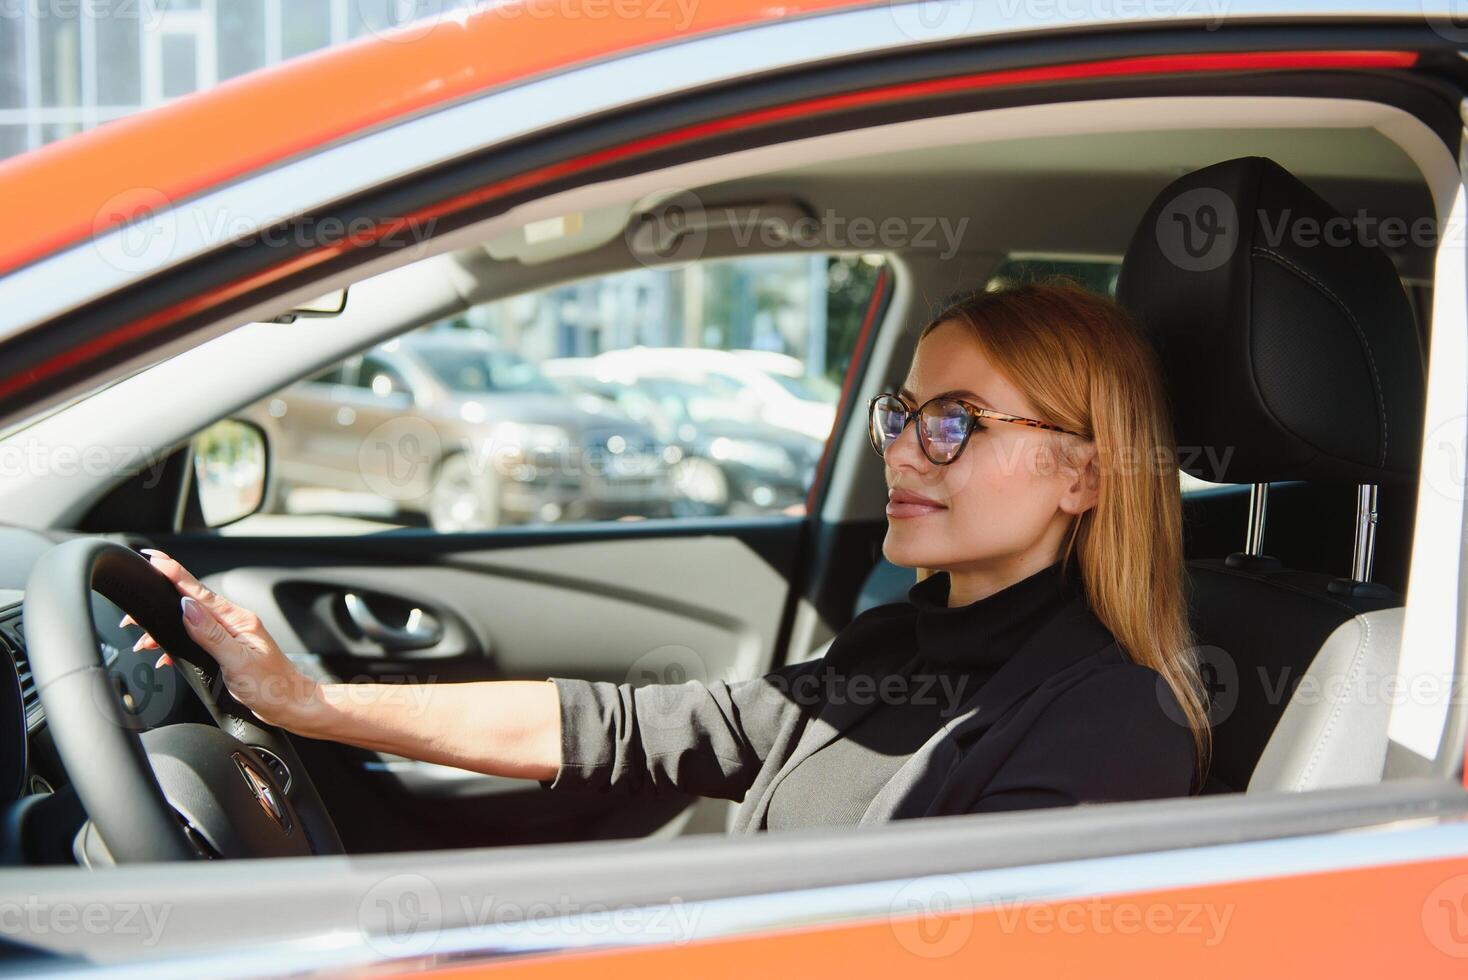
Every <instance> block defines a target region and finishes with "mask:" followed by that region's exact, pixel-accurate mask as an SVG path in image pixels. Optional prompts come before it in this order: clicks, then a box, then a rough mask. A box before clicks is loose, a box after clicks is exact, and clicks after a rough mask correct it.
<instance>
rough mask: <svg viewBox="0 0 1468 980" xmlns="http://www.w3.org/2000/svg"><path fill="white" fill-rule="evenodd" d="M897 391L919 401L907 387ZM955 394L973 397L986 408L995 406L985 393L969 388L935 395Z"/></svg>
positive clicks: (938, 396) (939, 396) (949, 396)
mask: <svg viewBox="0 0 1468 980" xmlns="http://www.w3.org/2000/svg"><path fill="white" fill-rule="evenodd" d="M897 393H898V394H899V395H903V396H905V397H907V398H909V399H911V400H912V401H917V395H915V394H913V393H912V392H910V391H908V390H907V389H906V388H899V389H897ZM954 396H964V397H967V398H971V399H973V400H974V401H976V402H978V403H979V404H980V405H983V406H984V407H985V408H994V406H993V405H992V404H990V402H989V400H988V399H987V398H985V397H984V396H983V395H981V394H979V393H978V392H977V391H969V390H968V389H967V388H954V389H951V390H949V391H940V392H938V394H936V395H934V396H933V397H934V398H952V397H954ZM994 411H996V412H997V411H998V409H997V408H995V409H994Z"/></svg>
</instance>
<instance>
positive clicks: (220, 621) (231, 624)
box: [120, 548, 320, 732]
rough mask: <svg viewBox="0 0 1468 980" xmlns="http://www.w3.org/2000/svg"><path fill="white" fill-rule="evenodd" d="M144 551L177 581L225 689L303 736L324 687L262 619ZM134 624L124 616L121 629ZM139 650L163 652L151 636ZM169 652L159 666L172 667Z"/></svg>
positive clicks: (189, 625)
mask: <svg viewBox="0 0 1468 980" xmlns="http://www.w3.org/2000/svg"><path fill="white" fill-rule="evenodd" d="M142 553H143V554H144V555H146V556H147V558H148V561H150V562H152V564H153V567H154V568H156V569H158V571H160V572H162V573H163V575H164V577H165V578H167V579H168V580H169V581H170V582H172V583H173V585H174V587H175V588H176V589H178V591H179V593H180V594H181V596H182V598H181V599H180V600H179V604H180V607H181V615H182V618H183V623H184V629H185V630H186V631H187V632H188V634H189V636H190V637H192V638H193V640H194V642H195V643H197V644H199V646H201V647H203V648H204V650H205V651H207V652H208V653H209V655H210V656H212V657H213V658H214V659H215V660H216V661H217V662H218V663H219V669H220V675H221V677H222V678H223V680H224V686H225V687H226V688H228V690H229V693H230V694H232V695H234V698H235V700H237V701H239V702H240V703H241V704H243V705H244V706H245V707H247V708H249V709H250V710H251V711H253V712H254V713H255V716H256V717H257V718H259V719H260V720H261V721H264V722H266V723H267V724H271V725H279V726H281V727H282V728H287V729H290V730H292V731H297V732H300V731H302V730H303V729H305V728H306V727H308V723H309V720H310V718H311V717H312V715H313V713H314V712H315V711H316V710H317V709H318V708H319V706H320V690H319V686H318V685H317V683H316V682H315V681H313V680H312V679H311V678H309V677H307V676H306V675H305V674H303V673H301V671H300V670H299V669H297V667H296V665H295V664H293V663H291V661H290V658H288V657H287V656H286V655H285V654H284V653H281V651H280V647H279V646H278V645H276V642H275V640H274V639H273V638H272V637H271V636H270V634H269V633H267V632H266V631H265V627H264V626H262V625H261V624H260V618H259V617H258V616H256V615H255V614H254V613H252V612H250V611H249V610H248V609H244V608H241V607H240V606H237V605H235V604H234V603H232V602H230V601H229V600H228V599H226V598H225V597H224V596H222V595H218V594H217V593H215V592H212V591H210V590H209V589H208V588H207V587H206V586H204V584H203V583H201V582H200V581H199V580H198V579H196V578H195V577H194V576H193V575H191V574H189V572H188V570H187V569H185V568H184V567H183V566H182V565H180V564H179V563H178V562H176V561H174V560H173V559H172V558H170V557H168V556H167V555H165V554H164V553H163V552H161V551H158V550H156V549H153V548H144V549H142ZM130 623H132V624H134V625H135V623H134V620H133V618H132V617H131V616H124V617H123V619H122V623H121V624H120V625H123V626H126V625H128V624H130ZM133 649H134V650H160V649H161V648H160V647H159V646H158V643H157V641H156V640H154V639H153V638H152V637H151V636H149V635H148V634H147V633H144V634H143V635H142V636H141V637H139V639H138V641H137V643H135V644H134V645H133ZM171 663H172V660H170V659H169V656H168V653H167V652H166V651H163V652H162V656H160V657H159V658H158V663H157V664H156V665H155V666H157V667H159V668H161V667H163V666H164V665H166V664H171Z"/></svg>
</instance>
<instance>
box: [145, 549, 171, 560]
mask: <svg viewBox="0 0 1468 980" xmlns="http://www.w3.org/2000/svg"><path fill="white" fill-rule="evenodd" d="M138 553H139V554H142V555H148V556H149V557H150V558H151V557H152V556H153V555H157V556H158V557H159V558H167V557H168V556H167V555H165V554H164V553H163V552H161V551H159V550H158V549H157V548H139V549H138Z"/></svg>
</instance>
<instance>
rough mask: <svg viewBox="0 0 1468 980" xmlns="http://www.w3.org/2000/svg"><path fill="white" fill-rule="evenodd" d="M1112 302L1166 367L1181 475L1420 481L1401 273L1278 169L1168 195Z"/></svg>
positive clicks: (1235, 165)
mask: <svg viewBox="0 0 1468 980" xmlns="http://www.w3.org/2000/svg"><path fill="white" fill-rule="evenodd" d="M1363 227H1364V226H1363ZM1117 299H1118V300H1119V301H1120V302H1121V303H1122V305H1123V306H1125V307H1127V308H1128V309H1130V310H1131V311H1132V313H1133V314H1135V315H1136V317H1137V318H1138V319H1139V320H1140V321H1141V324H1142V326H1143V327H1144V328H1145V329H1146V330H1147V332H1148V334H1149V335H1150V336H1151V338H1152V340H1153V342H1154V343H1155V344H1156V346H1157V349H1158V351H1159V353H1160V355H1161V359H1162V367H1163V372H1164V375H1165V379H1166V386H1167V391H1168V394H1169V397H1170V398H1171V400H1172V406H1173V411H1174V414H1175V418H1176V426H1177V441H1178V447H1179V453H1178V455H1179V460H1178V461H1179V464H1180V465H1181V466H1182V468H1183V470H1184V471H1185V472H1188V473H1191V474H1192V475H1194V476H1196V477H1199V478H1201V479H1204V480H1210V481H1212V482H1215V483H1264V482H1268V481H1270V480H1295V479H1308V480H1324V481H1340V482H1345V483H1386V482H1395V481H1401V480H1406V479H1410V478H1411V477H1412V475H1413V474H1415V473H1416V471H1417V459H1418V453H1419V447H1420V444H1421V439H1422V433H1421V426H1422V403H1423V397H1424V385H1425V377H1424V376H1425V370H1424V366H1423V355H1422V345H1421V343H1420V341H1419V339H1418V334H1417V328H1416V324H1415V321H1414V320H1413V316H1412V308H1411V306H1410V304H1409V303H1408V301H1407V295H1406V293H1405V291H1404V290H1403V288H1402V282H1401V279H1400V278H1399V276H1398V275H1397V271H1396V267H1395V266H1394V265H1393V264H1392V261H1391V259H1390V258H1389V257H1388V256H1387V255H1386V253H1385V252H1383V251H1382V250H1381V249H1380V248H1378V247H1376V246H1375V245H1374V244H1373V243H1372V242H1371V240H1370V239H1369V238H1368V239H1365V240H1364V241H1363V236H1360V235H1358V234H1357V227H1356V226H1355V225H1353V224H1351V223H1349V222H1348V221H1347V220H1346V219H1345V218H1344V217H1342V216H1341V215H1340V214H1339V213H1338V212H1336V211H1335V209H1333V208H1332V207H1331V206H1330V205H1329V204H1327V203H1326V202H1325V201H1324V200H1323V199H1322V198H1321V197H1320V196H1319V195H1317V194H1316V193H1315V192H1314V191H1312V190H1310V188H1309V187H1306V186H1305V185H1304V184H1302V183H1301V182H1300V181H1299V180H1297V179H1296V178H1295V177H1294V176H1293V175H1292V174H1290V173H1289V172H1288V171H1287V170H1285V169H1284V168H1283V167H1281V166H1280V165H1279V164H1277V163H1275V162H1274V161H1273V160H1268V159H1265V158H1264V157H1240V158H1239V159H1236V160H1227V161H1224V162H1223V163H1217V164H1214V165H1212V166H1209V167H1204V168H1203V169H1202V170H1197V171H1194V172H1193V173H1190V174H1188V175H1186V176H1184V177H1180V178H1178V179H1177V180H1175V181H1173V182H1172V183H1171V184H1169V185H1167V187H1166V188H1164V189H1163V191H1162V192H1161V193H1160V194H1158V195H1157V198H1156V200H1154V201H1153V202H1152V205H1151V206H1150V207H1149V208H1148V209H1147V212H1146V214H1145V215H1144V216H1143V218H1142V221H1141V224H1139V225H1138V226H1137V230H1136V232H1135V233H1134V234H1133V235H1132V240H1131V244H1130V245H1129V246H1128V248H1127V253H1126V259H1125V260H1124V262H1123V264H1122V269H1121V277H1120V279H1119V281H1118V283H1117Z"/></svg>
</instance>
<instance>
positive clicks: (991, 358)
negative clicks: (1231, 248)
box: [138, 282, 1208, 832]
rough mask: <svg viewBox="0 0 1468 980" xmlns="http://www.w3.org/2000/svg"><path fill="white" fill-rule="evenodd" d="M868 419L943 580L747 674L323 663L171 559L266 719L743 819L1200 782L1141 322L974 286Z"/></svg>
mask: <svg viewBox="0 0 1468 980" xmlns="http://www.w3.org/2000/svg"><path fill="white" fill-rule="evenodd" d="M867 421H868V423H869V425H870V427H871V429H870V434H871V440H872V446H873V448H874V449H875V450H876V451H877V452H878V453H879V454H880V455H881V456H882V459H883V463H884V470H885V474H886V483H887V487H888V503H887V515H888V519H889V520H888V529H887V536H886V540H885V543H884V547H883V550H884V553H885V554H886V556H887V558H888V559H890V560H891V561H892V562H894V563H896V564H898V565H903V566H908V567H913V568H919V569H921V571H920V573H919V581H918V582H917V584H915V585H914V586H913V587H912V588H911V590H910V591H909V593H908V601H907V602H899V603H891V604H888V605H883V606H878V607H876V608H873V609H868V610H866V611H865V612H863V613H862V614H861V615H859V616H857V617H856V618H855V619H854V620H853V621H852V622H851V623H850V624H848V625H847V626H846V627H845V628H844V629H842V630H841V632H840V633H839V634H838V635H837V637H836V639H835V641H834V642H833V643H832V644H831V646H830V648H829V649H828V651H827V653H826V654H825V655H824V656H823V657H821V658H818V659H815V660H810V661H806V662H803V663H797V664H792V665H788V666H785V667H782V668H778V669H776V670H774V671H771V672H770V673H769V674H766V675H765V676H763V677H760V678H756V679H753V680H747V681H742V682H738V683H733V684H729V683H724V682H722V681H714V682H711V683H707V684H706V683H703V682H700V681H690V682H688V683H685V684H677V685H674V684H661V685H650V686H645V687H641V688H635V689H634V688H632V687H631V686H630V685H627V684H621V685H617V684H611V683H606V682H587V681H581V680H572V679H564V678H552V679H551V680H548V681H506V682H490V683H465V684H438V685H434V686H432V687H431V688H427V689H425V688H422V687H418V688H410V687H407V686H403V685H370V684H320V683H315V682H313V681H311V680H308V679H307V678H305V677H304V676H302V675H301V674H300V672H298V671H297V670H296V669H295V668H294V666H292V664H291V663H290V661H289V660H288V659H287V658H286V657H285V656H284V655H282V653H281V652H280V650H279V648H278V647H277V646H276V644H275V642H274V641H273V640H272V639H271V637H270V636H269V634H268V633H266V631H265V630H264V629H263V628H262V627H261V625H260V623H259V620H258V619H257V618H256V617H255V616H254V615H252V614H251V613H249V612H248V611H246V610H243V609H241V608H239V607H237V606H235V605H233V604H232V603H230V602H229V601H228V600H227V599H225V598H223V597H222V596H218V595H215V594H213V593H211V592H209V591H208V590H207V589H205V588H204V587H203V586H202V585H200V584H199V582H198V581H197V580H196V579H195V578H194V577H193V576H192V575H190V574H189V573H188V572H187V571H185V570H184V569H183V568H182V567H180V566H179V565H178V563H176V562H174V561H172V560H171V559H169V558H168V557H167V556H166V555H163V554H162V553H159V552H156V551H154V552H151V553H150V560H151V561H152V562H153V564H154V565H155V567H157V568H158V569H159V570H160V571H161V572H162V573H163V574H164V575H166V576H167V577H168V578H169V579H170V580H171V581H173V582H174V584H175V585H176V586H177V588H178V589H179V591H180V592H181V593H182V594H183V598H182V600H181V601H182V606H183V615H184V621H185V625H186V628H187V629H188V632H189V634H190V635H191V636H192V637H193V638H194V639H195V640H196V641H197V642H198V643H199V644H200V646H202V647H203V648H204V649H205V650H207V651H209V652H210V653H211V654H212V655H213V656H214V657H215V658H216V659H217V660H218V661H219V663H220V665H221V667H222V671H223V676H224V678H225V682H226V684H227V686H228V687H229V689H230V690H231V691H232V692H233V693H234V694H235V696H236V697H238V698H239V700H241V701H242V702H243V703H244V704H246V705H248V706H249V707H250V708H251V709H252V710H254V711H255V713H256V714H258V715H259V716H260V717H261V718H262V719H264V720H265V721H267V722H271V723H274V724H277V725H281V726H283V727H285V728H287V729H289V730H291V731H294V732H298V733H300V734H303V735H306V736H310V737H313V738H325V739H334V740H337V741H342V742H347V743H351V744H354V745H359V746H363V747H366V748H371V749H377V750H380V751H385V752H391V753H395V754H398V755H403V756H408V757H412V758H417V759H422V760H425V761H430V762H436V763H442V764H446V765H452V766H458V767H462V768H466V769H472V770H476V771H479V772H485V773H493V774H498V775H504V776H519V777H526V778H531V779H537V780H541V781H542V782H543V783H545V784H547V785H550V786H552V787H563V786H579V787H583V788H584V787H595V788H601V789H609V788H613V789H624V790H629V791H632V790H638V789H656V788H658V787H664V786H667V787H675V788H677V789H679V790H684V791H689V792H694V793H699V794H702V795H707V796H716V797H722V798H726V799H733V800H742V801H743V805H742V806H741V808H740V810H739V813H738V815H737V817H736V821H735V828H734V829H735V830H736V831H739V832H753V831H759V830H779V829H784V828H795V827H804V826H818V825H837V824H853V823H871V822H877V821H884V820H891V819H898V818H902V817H911V816H923V815H935V814H945V813H965V812H980V811H996V810H1012V809H1021V808H1028V807H1040V806H1055V805H1067V804H1075V803H1084V802H1096V801H1102V800H1127V799H1147V798H1152V797H1161V796H1182V795H1187V794H1188V793H1190V792H1191V791H1192V790H1193V788H1194V787H1195V786H1199V785H1201V784H1202V782H1201V779H1200V778H1197V777H1198V776H1199V774H1200V773H1201V769H1202V766H1203V765H1204V763H1205V760H1206V754H1207V746H1208V742H1207V736H1208V727H1207V724H1206V721H1205V709H1204V704H1203V700H1202V697H1201V695H1200V693H1199V690H1200V685H1199V684H1198V676H1197V667H1196V663H1195V660H1194V659H1193V655H1192V645H1191V636H1190V634H1189V631H1188V627H1187V621H1186V616H1185V598H1184V594H1183V564H1182V547H1181V501H1180V497H1179V484H1178V476H1177V471H1176V466H1175V462H1174V446H1173V441H1172V438H1173V437H1172V430H1171V423H1170V420H1169V414H1168V410H1167V406H1166V402H1165V397H1164V395H1163V388H1162V385H1161V381H1160V377H1159V373H1158V367H1157V364H1156V362H1155V361H1154V357H1153V352H1152V350H1151V348H1150V347H1149V345H1148V344H1147V342H1146V341H1145V339H1144V338H1143V336H1142V335H1141V333H1140V331H1139V330H1138V329H1137V327H1136V325H1135V323H1134V321H1132V320H1131V319H1130V318H1129V317H1128V315H1127V314H1126V313H1125V312H1124V311H1123V310H1122V309H1121V308H1120V307H1119V306H1117V305H1116V304H1115V303H1113V302H1112V301H1110V300H1108V299H1106V298H1104V297H1101V296H1098V295H1095V294H1093V293H1090V292H1087V291H1085V290H1083V289H1081V288H1080V287H1079V286H1076V285H1074V284H1072V283H1068V282H1051V283H1044V284H1039V283H1032V284H1027V285H1022V286H1017V287H1014V288H1009V289H1004V290H1001V291H997V292H984V293H978V294H975V295H972V296H970V297H967V298H965V299H963V300H961V301H958V302H956V303H953V304H952V305H950V306H949V307H948V308H946V309H944V310H943V311H942V312H941V313H940V314H939V315H938V316H937V317H935V318H934V319H933V321H932V322H930V323H929V324H928V325H927V326H926V327H925V328H924V329H923V331H922V333H921V335H920V336H919V341H918V344H917V350H916V353H915V355H914V359H913V362H912V365H911V369H910V370H909V372H908V375H907V377H906V379H905V381H904V383H903V384H902V386H901V388H900V390H898V391H896V392H888V393H884V394H882V395H878V396H877V397H875V398H873V399H872V400H871V402H870V404H869V406H868V420H867ZM929 570H931V571H929ZM154 645H155V644H153V641H152V640H151V639H150V638H148V637H146V636H144V637H143V638H141V639H140V640H139V642H138V648H140V649H141V648H144V647H149V646H154ZM166 661H167V654H166V653H165V654H164V655H163V656H162V657H160V664H161V663H164V662H166Z"/></svg>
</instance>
